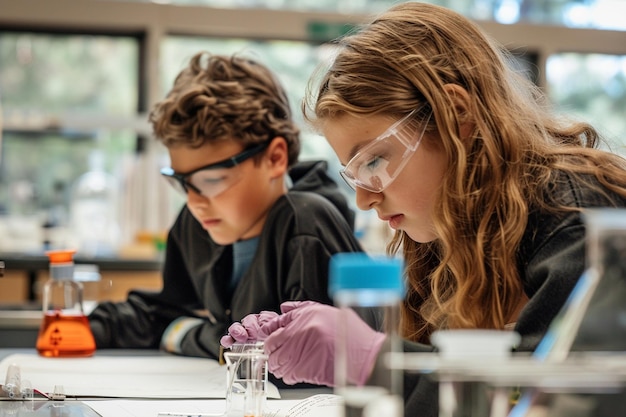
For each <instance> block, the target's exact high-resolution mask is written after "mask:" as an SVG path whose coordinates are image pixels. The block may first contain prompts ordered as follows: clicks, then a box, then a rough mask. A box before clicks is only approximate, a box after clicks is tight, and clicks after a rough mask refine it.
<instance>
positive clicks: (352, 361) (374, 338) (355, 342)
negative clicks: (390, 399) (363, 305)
mask: <svg viewBox="0 0 626 417" xmlns="http://www.w3.org/2000/svg"><path fill="white" fill-rule="evenodd" d="M280 308H281V311H282V312H283V314H282V315H280V316H279V317H277V318H275V319H273V320H271V321H269V322H267V323H266V324H264V325H262V326H261V333H263V334H264V335H267V337H266V339H265V353H266V354H268V355H269V360H268V368H269V370H270V372H272V373H273V374H274V375H275V376H277V377H278V378H282V379H283V381H285V382H286V383H287V384H295V383H298V382H308V383H312V384H318V385H328V386H332V385H333V384H334V380H335V371H334V366H335V343H336V341H335V339H336V337H337V328H338V325H339V320H340V319H341V317H342V314H343V313H344V311H343V310H339V309H338V308H336V307H333V306H329V305H325V304H320V303H316V302H313V301H290V302H286V303H283V304H281V306H280ZM345 313H347V320H348V328H349V329H350V335H351V337H350V339H349V342H348V355H347V356H348V380H349V382H351V383H353V384H357V385H363V384H364V383H365V382H366V381H367V378H369V376H370V374H371V372H372V369H373V368H374V364H375V362H376V357H377V355H378V352H380V349H381V347H382V344H383V342H384V341H385V334H383V333H379V332H376V331H375V330H373V329H372V328H371V327H369V326H368V325H367V324H366V323H365V322H364V321H363V320H361V318H360V317H359V316H358V315H357V314H356V313H355V312H354V311H353V310H350V309H348V310H346V311H345Z"/></svg>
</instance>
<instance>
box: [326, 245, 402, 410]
mask: <svg viewBox="0 0 626 417" xmlns="http://www.w3.org/2000/svg"><path fill="white" fill-rule="evenodd" d="M329 273H330V275H329V292H330V295H331V297H332V298H333V302H334V304H335V306H337V307H338V308H340V309H341V311H342V315H343V318H344V319H343V320H340V323H339V324H338V327H339V328H338V332H337V345H336V352H335V393H336V394H338V395H340V396H341V397H342V399H343V401H344V405H345V407H344V410H345V417H356V416H358V417H365V416H371V415H376V416H382V417H392V416H393V417H399V416H402V414H403V400H402V373H401V371H398V370H391V369H385V370H384V371H383V372H384V373H385V375H384V378H380V377H379V378H376V380H377V381H379V383H380V382H381V381H385V383H384V385H382V384H381V385H371V384H370V383H369V382H368V381H365V382H364V383H363V382H362V381H361V382H356V381H354V380H351V378H350V377H349V369H348V367H349V366H351V361H350V357H349V355H351V354H354V352H353V350H354V349H353V348H352V349H350V348H349V345H350V341H351V339H352V340H354V338H353V337H351V331H352V332H354V331H355V330H354V329H352V328H350V326H349V325H348V324H347V323H349V320H348V315H349V314H354V313H353V312H356V313H357V314H358V315H359V316H361V317H362V318H363V319H364V320H365V321H366V322H368V323H370V324H372V323H375V326H376V328H375V330H378V331H381V332H384V333H385V334H386V335H387V338H386V341H385V343H390V346H389V350H390V351H391V352H400V351H401V340H400V338H399V336H398V324H399V322H400V314H399V307H400V303H401V302H402V299H403V297H404V294H405V288H404V280H403V262H402V260H401V259H399V258H389V257H384V256H369V255H367V254H365V253H339V254H336V255H334V256H333V257H332V258H331V260H330V268H329ZM352 362H353V363H352V366H354V361H352ZM377 372H381V371H380V370H377Z"/></svg>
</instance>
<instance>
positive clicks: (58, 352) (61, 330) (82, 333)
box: [37, 310, 96, 357]
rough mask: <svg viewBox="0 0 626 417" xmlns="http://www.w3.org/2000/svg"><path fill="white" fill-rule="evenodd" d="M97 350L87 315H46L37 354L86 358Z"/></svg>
mask: <svg viewBox="0 0 626 417" xmlns="http://www.w3.org/2000/svg"><path fill="white" fill-rule="evenodd" d="M95 350H96V342H95V340H94V338H93V334H92V333H91V329H90V327H89V320H88V319H87V317H86V316H85V315H82V314H77V315H68V314H63V313H62V312H61V311H59V310H57V311H49V312H47V313H45V314H44V319H43V323H42V325H41V328H40V329H39V336H38V338H37V352H39V354H40V355H41V356H46V357H84V356H91V355H93V353H94V352H95Z"/></svg>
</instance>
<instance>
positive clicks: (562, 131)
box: [303, 2, 626, 342]
mask: <svg viewBox="0 0 626 417" xmlns="http://www.w3.org/2000/svg"><path fill="white" fill-rule="evenodd" d="M337 46H338V52H337V55H336V56H335V58H334V60H333V62H332V63H331V66H330V68H328V69H327V70H326V71H325V72H324V74H323V76H322V78H321V79H320V80H317V81H316V80H315V79H312V80H311V82H310V84H309V87H308V94H307V99H306V100H305V101H304V103H303V111H304V114H305V118H306V119H307V120H308V121H309V122H310V123H311V124H312V125H314V126H317V127H319V126H321V124H322V123H323V122H324V121H325V120H329V119H331V118H335V117H339V116H341V115H343V114H347V113H349V114H351V115H354V116H363V117H366V116H368V115H373V114H377V115H390V116H394V117H395V118H400V117H401V116H402V115H404V114H407V113H409V112H410V111H411V110H412V109H414V108H416V107H420V106H429V107H430V108H431V109H432V110H433V117H432V118H431V120H430V125H429V126H428V127H427V129H428V130H429V131H431V132H435V131H436V132H437V133H438V135H431V137H437V138H439V143H436V144H434V146H438V147H439V149H441V150H442V151H443V152H444V154H445V155H446V158H447V163H448V169H447V171H446V173H445V174H444V178H443V182H442V187H441V191H440V194H439V197H438V198H439V200H440V201H439V202H438V204H437V205H436V206H437V207H438V208H439V209H438V210H437V211H436V213H433V216H434V219H433V222H434V224H435V228H436V233H437V236H438V238H437V240H435V241H433V242H429V243H418V242H415V241H413V240H412V239H411V238H409V237H408V235H407V234H406V233H404V232H402V231H398V232H396V234H395V236H394V238H393V240H392V242H391V243H390V245H389V248H388V250H389V252H391V253H394V252H397V251H399V250H402V251H403V254H404V258H405V262H406V266H407V280H408V285H407V286H408V289H407V297H406V299H405V302H404V305H403V309H402V320H401V332H402V334H403V336H404V337H406V338H408V339H410V340H414V341H419V342H428V341H429V336H430V334H431V333H432V331H433V330H435V329H440V328H496V329H502V328H503V327H504V325H505V324H506V323H507V321H509V320H511V319H512V318H514V316H515V313H516V310H517V309H518V308H519V304H520V303H519V301H520V300H521V299H523V297H524V292H523V291H524V290H523V286H522V282H521V277H520V273H519V271H518V263H517V262H518V260H517V258H516V256H517V250H518V248H519V244H520V241H521V239H522V236H523V234H524V231H525V229H526V225H527V221H528V215H529V213H530V212H531V210H545V211H549V212H552V213H558V212H559V211H566V210H572V209H571V208H567V207H561V206H559V204H558V202H556V201H554V200H553V199H552V198H551V196H550V189H551V187H552V186H553V185H554V182H555V181H556V179H557V176H556V173H557V172H559V171H566V172H569V173H571V175H574V176H576V177H579V178H580V180H582V181H585V178H586V177H588V175H587V174H592V176H594V177H596V178H597V179H598V180H599V182H600V184H602V185H603V186H604V187H606V189H607V190H609V191H613V192H617V193H618V194H621V195H623V196H626V186H625V183H626V171H625V163H624V160H623V159H622V158H620V157H618V156H617V155H614V154H611V153H609V152H603V151H600V150H598V149H594V148H595V147H596V146H597V144H598V141H599V135H598V133H597V132H596V130H595V129H594V128H593V127H591V126H589V125H588V124H585V123H578V122H571V121H566V120H564V118H562V117H556V116H554V115H552V114H551V112H550V111H549V110H548V109H547V106H546V105H545V103H544V97H543V95H542V94H541V92H540V90H539V89H538V88H537V87H536V86H535V85H534V84H532V83H531V82H530V81H528V79H527V78H526V77H525V76H524V75H523V74H519V73H517V72H516V71H514V70H513V69H512V68H513V67H512V66H510V65H509V59H510V57H509V55H508V53H507V52H506V51H505V50H504V49H503V48H502V47H501V46H499V45H497V44H496V43H495V42H493V41H491V40H490V39H488V38H487V37H486V35H485V34H484V33H483V32H481V30H480V29H479V28H478V27H477V26H476V25H475V24H474V23H472V22H471V21H469V20H468V19H466V18H464V17H462V16H461V15H459V14H457V13H455V12H453V11H450V10H448V9H446V8H443V7H439V6H434V5H430V4H425V3H418V2H407V3H403V4H399V5H396V6H394V7H392V8H391V9H389V10H388V11H387V12H385V13H383V14H381V15H380V16H379V17H377V18H376V19H375V20H374V21H373V22H371V23H370V24H368V25H366V26H364V27H362V28H360V29H359V30H358V31H355V32H354V33H352V34H349V35H347V36H345V37H343V38H341V39H338V40H337ZM317 83H319V85H317ZM314 84H315V85H317V87H314ZM447 84H455V85H457V86H460V87H462V88H463V89H465V90H466V91H467V93H468V96H469V102H468V103H467V104H468V108H467V109H466V111H464V112H462V113H459V112H458V111H457V107H455V102H454V100H453V98H452V97H451V96H450V95H449V94H446V93H445V91H444V86H445V85H447ZM468 121H469V122H471V124H472V125H473V126H474V131H473V133H472V134H471V135H470V137H469V138H468V137H464V138H461V137H460V136H461V135H460V128H459V126H460V124H461V123H463V122H468Z"/></svg>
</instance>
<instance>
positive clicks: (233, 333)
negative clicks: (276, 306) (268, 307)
mask: <svg viewBox="0 0 626 417" xmlns="http://www.w3.org/2000/svg"><path fill="white" fill-rule="evenodd" d="M276 317H278V313H275V312H273V311H261V312H260V313H259V314H248V315H247V316H245V317H244V318H243V319H242V320H241V323H239V322H235V323H233V324H231V325H230V327H229V328H228V334H227V335H225V336H223V337H222V338H221V339H220V344H221V345H222V346H224V347H225V348H229V347H231V346H232V345H233V344H235V343H245V342H256V341H260V340H265V337H266V336H267V335H266V334H263V333H262V332H261V326H262V325H263V324H265V323H267V322H269V321H270V320H272V319H274V318H276Z"/></svg>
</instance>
